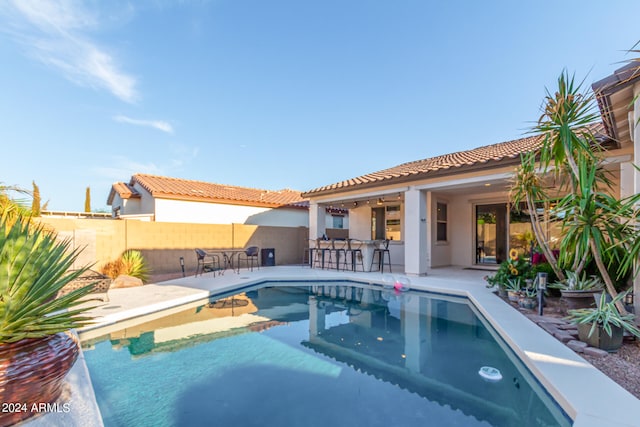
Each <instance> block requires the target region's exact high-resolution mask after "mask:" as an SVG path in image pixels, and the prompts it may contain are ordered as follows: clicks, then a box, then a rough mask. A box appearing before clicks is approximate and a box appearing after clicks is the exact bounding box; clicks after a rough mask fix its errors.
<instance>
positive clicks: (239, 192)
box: [107, 174, 348, 229]
mask: <svg viewBox="0 0 640 427" xmlns="http://www.w3.org/2000/svg"><path fill="white" fill-rule="evenodd" d="M107 204H108V205H109V206H111V209H112V215H113V217H114V218H120V219H137V220H141V221H158V222H187V223H206V224H233V223H235V224H248V225H269V226H280V227H308V226H309V202H308V200H307V199H305V198H303V197H302V196H301V194H300V192H299V191H295V190H290V189H284V190H277V191H270V190H261V189H255V188H247V187H239V186H231V185H223V184H215V183H210V182H203V181H194V180H188V179H181V178H172V177H166V176H157V175H148V174H135V175H133V176H132V177H131V179H130V180H129V182H127V183H125V182H116V183H114V184H113V185H112V187H111V191H110V192H109V197H108V199H107ZM346 213H347V212H346V211H345V210H343V209H335V208H327V209H325V210H324V215H323V220H322V221H323V227H325V228H332V229H335V228H347V227H348V217H347V215H346Z"/></svg>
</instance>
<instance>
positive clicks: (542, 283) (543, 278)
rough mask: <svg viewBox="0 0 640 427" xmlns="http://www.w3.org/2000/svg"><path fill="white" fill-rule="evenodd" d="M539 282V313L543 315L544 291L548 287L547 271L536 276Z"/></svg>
mask: <svg viewBox="0 0 640 427" xmlns="http://www.w3.org/2000/svg"><path fill="white" fill-rule="evenodd" d="M536 280H537V282H538V315H540V316H542V311H543V307H542V306H543V305H544V291H545V289H547V273H543V272H540V273H538V276H537V277H536Z"/></svg>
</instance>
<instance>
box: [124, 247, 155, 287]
mask: <svg viewBox="0 0 640 427" xmlns="http://www.w3.org/2000/svg"><path fill="white" fill-rule="evenodd" d="M122 263H123V264H124V269H125V272H126V273H125V274H127V275H129V276H133V277H137V278H138V279H140V280H142V281H143V282H145V283H146V282H147V281H148V280H149V272H150V270H149V267H148V266H147V262H146V261H145V259H144V257H143V256H142V254H141V253H140V251H134V250H128V251H126V252H125V253H124V254H122Z"/></svg>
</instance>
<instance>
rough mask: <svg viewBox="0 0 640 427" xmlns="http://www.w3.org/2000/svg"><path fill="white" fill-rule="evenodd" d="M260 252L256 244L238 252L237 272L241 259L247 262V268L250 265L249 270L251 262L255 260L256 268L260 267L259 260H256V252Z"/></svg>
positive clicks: (251, 265)
mask: <svg viewBox="0 0 640 427" xmlns="http://www.w3.org/2000/svg"><path fill="white" fill-rule="evenodd" d="M259 253H260V248H259V247H257V246H249V247H248V248H247V249H245V250H244V252H240V253H238V273H240V267H241V266H242V261H244V262H245V263H246V264H247V268H249V267H251V271H253V263H254V262H255V264H256V267H258V270H259V269H260V261H259V260H258V254H259Z"/></svg>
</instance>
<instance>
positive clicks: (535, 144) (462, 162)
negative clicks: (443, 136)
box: [302, 135, 542, 197]
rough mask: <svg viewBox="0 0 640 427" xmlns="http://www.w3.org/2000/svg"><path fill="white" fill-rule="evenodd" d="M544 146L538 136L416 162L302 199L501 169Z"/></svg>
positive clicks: (346, 181) (327, 188)
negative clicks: (487, 169) (468, 171)
mask: <svg viewBox="0 0 640 427" xmlns="http://www.w3.org/2000/svg"><path fill="white" fill-rule="evenodd" d="M541 144H542V137H541V136H540V135H534V136H529V137H526V138H520V139H516V140H513V141H507V142H501V143H498V144H492V145H487V146H483V147H478V148H474V149H472V150H466V151H459V152H457V153H451V154H444V155H442V156H436V157H430V158H427V159H423V160H416V161H413V162H409V163H403V164H401V165H398V166H395V167H392V168H389V169H384V170H381V171H378V172H373V173H370V174H366V175H362V176H358V177H356V178H352V179H348V180H345V181H341V182H337V183H335V184H331V185H326V186H324V187H319V188H316V189H313V190H310V191H307V192H305V193H302V196H304V197H309V196H315V195H321V194H330V193H335V192H338V191H342V190H353V189H359V188H365V187H372V186H377V185H387V184H394V183H400V182H406V181H415V180H418V179H424V178H430V177H432V176H437V175H438V174H443V173H452V172H454V171H460V172H465V171H466V170H469V169H473V168H474V167H476V168H477V167H479V166H482V165H486V167H491V166H495V167H498V166H501V165H502V164H504V160H509V159H518V158H519V156H520V154H521V153H525V152H529V151H534V150H536V149H538V148H539V147H540V145H541ZM499 162H502V163H499Z"/></svg>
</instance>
